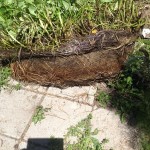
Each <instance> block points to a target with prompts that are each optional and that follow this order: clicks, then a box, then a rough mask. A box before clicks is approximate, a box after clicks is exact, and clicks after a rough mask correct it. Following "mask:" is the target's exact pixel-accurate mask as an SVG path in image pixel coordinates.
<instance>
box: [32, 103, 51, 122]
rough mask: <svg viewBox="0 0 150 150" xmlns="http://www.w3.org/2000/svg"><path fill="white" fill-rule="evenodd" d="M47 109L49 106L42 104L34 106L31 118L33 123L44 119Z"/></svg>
mask: <svg viewBox="0 0 150 150" xmlns="http://www.w3.org/2000/svg"><path fill="white" fill-rule="evenodd" d="M49 110H50V108H43V106H38V107H37V108H36V112H35V114H34V116H33V118H32V122H33V123H34V124H37V123H38V122H41V120H43V119H45V113H46V112H48V111H49Z"/></svg>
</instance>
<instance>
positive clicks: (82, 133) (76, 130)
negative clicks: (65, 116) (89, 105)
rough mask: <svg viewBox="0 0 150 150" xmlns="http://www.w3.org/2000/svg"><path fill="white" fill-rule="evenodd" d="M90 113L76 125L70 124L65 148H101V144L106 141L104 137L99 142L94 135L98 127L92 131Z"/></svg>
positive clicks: (98, 149)
mask: <svg viewBox="0 0 150 150" xmlns="http://www.w3.org/2000/svg"><path fill="white" fill-rule="evenodd" d="M91 119H92V115H91V114H89V115H88V116H87V118H85V119H83V120H82V121H80V122H79V123H78V124H77V125H75V126H71V127H70V128H69V129H68V132H67V133H66V135H64V137H65V149H66V150H78V149H82V150H102V149H103V146H102V145H103V144H104V143H106V142H108V140H106V139H104V140H103V141H102V142H101V143H100V142H99V141H98V139H96V138H95V137H94V136H95V135H97V134H98V129H95V130H94V131H93V132H92V127H91Z"/></svg>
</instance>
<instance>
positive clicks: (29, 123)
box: [14, 87, 48, 150]
mask: <svg viewBox="0 0 150 150" xmlns="http://www.w3.org/2000/svg"><path fill="white" fill-rule="evenodd" d="M47 90H48V87H47V88H46V90H45V92H47ZM37 94H38V93H37ZM45 97H46V94H45V95H42V97H41V99H40V101H39V103H38V104H37V106H39V105H41V103H42V102H43V101H44V98H45ZM35 111H36V109H35V110H34V112H33V114H32V116H31V118H30V120H29V122H28V123H27V125H26V127H25V129H24V131H23V133H22V135H21V136H20V138H19V139H18V143H17V144H15V145H14V150H19V144H20V143H21V142H22V141H24V137H25V134H26V133H27V131H28V129H29V128H30V125H31V123H32V118H33V116H34V114H35Z"/></svg>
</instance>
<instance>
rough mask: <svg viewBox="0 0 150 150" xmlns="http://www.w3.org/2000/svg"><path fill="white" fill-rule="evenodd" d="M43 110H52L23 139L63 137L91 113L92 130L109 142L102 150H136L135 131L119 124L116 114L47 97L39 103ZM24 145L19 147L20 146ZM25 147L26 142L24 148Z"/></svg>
mask: <svg viewBox="0 0 150 150" xmlns="http://www.w3.org/2000/svg"><path fill="white" fill-rule="evenodd" d="M42 106H43V107H44V108H51V110H50V111H49V112H47V113H46V118H45V119H44V120H42V121H41V122H40V123H37V124H36V125H34V124H33V123H32V124H31V126H30V128H29V130H28V132H27V134H26V135H25V138H24V140H26V141H27V140H28V139H30V138H35V139H36V138H50V137H51V136H53V137H54V138H63V136H64V134H65V133H66V132H67V128H69V127H70V126H71V125H75V124H77V123H78V122H79V121H81V120H82V119H84V118H86V117H87V115H88V114H89V113H91V112H92V116H93V119H92V125H93V129H95V128H98V129H99V131H100V132H99V134H98V135H97V138H98V139H99V140H100V141H102V140H103V139H108V140H109V142H108V143H107V144H106V145H105V150H110V149H111V148H113V149H115V150H136V145H137V144H138V141H137V137H136V136H137V134H136V131H135V130H134V129H133V128H131V127H128V126H127V125H126V124H122V123H121V122H120V118H119V116H118V115H116V114H115V112H113V111H110V110H107V109H103V108H97V106H95V107H94V110H93V108H92V107H91V106H88V105H83V104H79V103H77V102H70V101H68V100H64V99H60V98H56V97H51V98H50V97H46V98H45V100H44V101H43V103H42ZM22 144H23V143H21V144H20V145H19V147H21V145H22ZM23 146H24V147H25V146H26V145H25V143H24V145H23Z"/></svg>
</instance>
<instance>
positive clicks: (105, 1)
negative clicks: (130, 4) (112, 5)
mask: <svg viewBox="0 0 150 150" xmlns="http://www.w3.org/2000/svg"><path fill="white" fill-rule="evenodd" d="M112 1H113V0H101V2H102V3H109V2H112Z"/></svg>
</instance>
